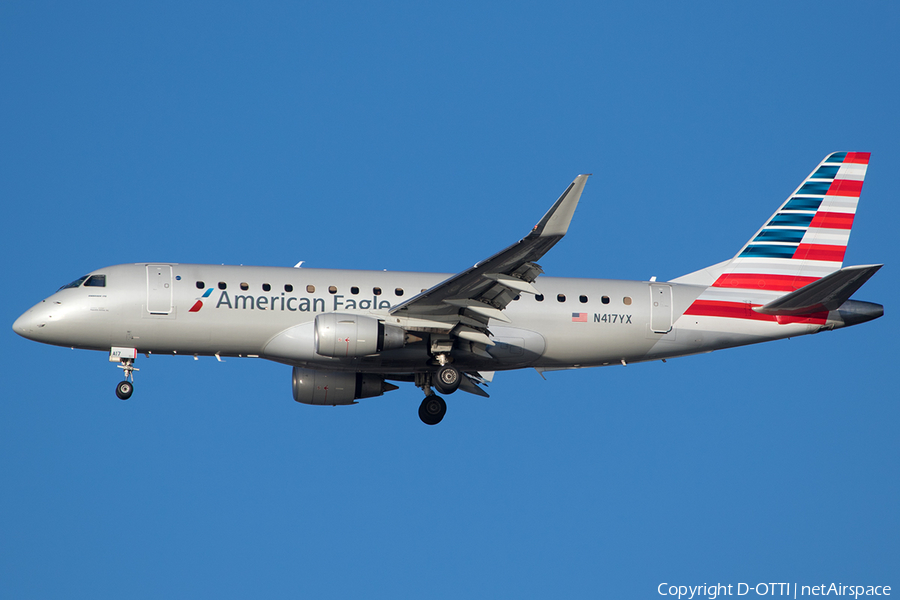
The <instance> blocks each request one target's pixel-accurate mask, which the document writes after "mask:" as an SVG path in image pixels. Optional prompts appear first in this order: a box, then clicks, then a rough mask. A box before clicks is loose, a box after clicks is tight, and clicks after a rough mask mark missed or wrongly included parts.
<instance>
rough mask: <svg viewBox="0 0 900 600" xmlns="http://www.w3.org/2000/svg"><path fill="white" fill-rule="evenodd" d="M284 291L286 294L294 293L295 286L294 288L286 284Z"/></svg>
mask: <svg viewBox="0 0 900 600" xmlns="http://www.w3.org/2000/svg"><path fill="white" fill-rule="evenodd" d="M284 291H286V292H293V291H294V286H292V285H291V284H289V283H286V284H284Z"/></svg>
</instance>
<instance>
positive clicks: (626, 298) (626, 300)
mask: <svg viewBox="0 0 900 600" xmlns="http://www.w3.org/2000/svg"><path fill="white" fill-rule="evenodd" d="M622 302H624V303H625V306H631V297H630V296H625V297H624V298H622Z"/></svg>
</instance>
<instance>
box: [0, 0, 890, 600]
mask: <svg viewBox="0 0 900 600" xmlns="http://www.w3.org/2000/svg"><path fill="white" fill-rule="evenodd" d="M898 17H900V8H898V7H897V6H896V4H893V3H880V2H873V3H866V4H863V5H851V4H847V3H836V2H820V3H815V4H784V3H775V2H762V3H752V4H730V3H726V4H722V3H712V2H709V3H647V4H643V5H639V6H631V5H624V4H616V5H604V4H600V3H558V4H549V3H548V4H542V3H492V4H490V5H488V6H484V5H482V4H481V3H454V4H453V5H452V6H451V5H443V6H428V5H422V4H420V3H407V4H403V3H388V4H377V5H376V4H358V3H343V4H336V3H300V4H294V3H269V2H264V3H253V4H252V5H251V4H250V3H247V4H238V3H158V4H153V5H118V4H112V3H110V4H103V3H80V4H78V5H77V6H75V5H71V4H64V3H43V2H28V3H13V2H8V3H4V4H2V6H0V82H2V85H0V110H2V114H3V115H4V118H3V119H2V120H0V197H2V198H3V202H4V207H5V212H4V215H5V217H4V219H3V220H2V224H3V236H2V242H0V243H2V249H3V255H4V256H5V257H6V259H7V269H8V274H9V275H10V277H9V278H8V281H9V283H10V284H11V285H10V286H8V291H7V293H5V294H3V295H2V299H0V306H2V314H3V315H4V318H5V320H6V322H7V325H8V326H7V328H6V329H5V333H3V334H2V335H3V336H4V337H3V338H2V339H3V342H2V353H3V357H2V360H3V364H4V374H5V377H4V380H5V386H4V390H5V391H4V394H3V401H2V402H0V457H2V458H0V481H2V482H3V485H2V487H0V514H2V515H3V518H2V519H0V596H3V597H10V598H22V597H34V598H39V597H67V598H88V597H89V598H98V597H133V598H157V597H162V596H167V597H198V596H200V597H221V598H229V597H234V598H237V597H249V596H267V597H316V598H346V597H391V598H396V597H435V598H460V597H508V598H529V597H534V598H543V597H590V598H595V597H618V598H624V597H633V598H651V597H659V595H658V594H657V593H656V590H657V586H658V585H659V584H660V583H662V582H668V583H671V584H684V585H688V584H691V585H696V584H703V583H715V582H722V583H726V584H728V583H731V584H737V583H738V582H749V583H751V584H755V583H756V582H761V581H763V582H782V581H786V582H797V583H799V584H801V585H816V584H819V583H830V582H832V581H834V582H843V583H844V584H848V583H855V584H863V585H893V586H895V588H896V586H900V579H898V570H897V565H898V564H900V541H898V540H900V535H898V534H900V516H898V514H900V511H898V510H897V506H898V500H897V499H898V492H900V485H898V477H897V473H898V468H900V442H898V437H897V426H898V419H900V408H898V393H897V389H896V385H895V382H894V378H895V377H894V375H893V373H895V372H896V364H895V363H896V359H897V346H896V343H895V339H894V327H893V323H894V320H895V317H894V316H893V310H894V309H893V306H892V304H891V298H893V297H896V292H897V285H896V283H895V282H896V275H895V273H894V269H895V265H897V264H898V261H897V259H898V252H897V249H896V239H895V235H896V232H895V229H896V224H897V222H898V216H900V211H898V209H897V205H896V202H895V197H896V191H894V190H892V188H891V186H890V185H888V184H889V182H890V178H891V177H892V175H893V174H894V173H895V172H896V169H897V165H898V164H900V152H898V146H897V137H898V133H900V127H898V119H897V110H896V107H897V104H898V91H900V88H898V81H900V78H898V71H897V64H898V59H900V41H898V38H897V35H896V31H897V27H898V25H900V19H898ZM844 150H849V151H866V152H871V153H872V159H871V163H870V166H869V171H868V176H867V179H866V183H865V186H864V188H863V193H862V198H861V203H860V209H859V212H858V214H857V218H856V221H855V227H854V232H853V235H852V236H851V240H850V245H849V248H848V252H847V256H846V259H845V264H869V263H876V262H878V263H881V262H883V263H885V264H886V267H885V268H884V269H882V270H881V272H879V273H878V274H877V275H876V276H875V277H874V278H873V279H872V280H871V281H870V282H869V283H867V284H866V286H865V287H864V288H863V289H862V290H860V292H858V293H857V296H856V297H857V298H859V299H863V300H870V301H876V302H880V303H883V304H885V310H886V315H885V317H884V318H882V319H880V320H878V321H875V322H872V323H868V324H864V325H861V326H859V327H855V328H852V329H848V330H843V331H839V332H832V333H826V334H821V335H816V336H808V337H805V338H798V339H792V340H789V341H781V342H775V343H771V344H767V345H761V346H754V347H748V348H742V349H735V350H729V351H723V352H718V353H713V354H710V355H704V356H698V357H691V358H683V359H677V360H671V361H669V362H668V363H667V364H662V363H658V362H657V363H649V364H640V365H629V366H628V367H624V368H623V367H609V368H604V369H591V370H583V371H577V372H569V373H552V374H548V376H547V379H548V380H547V381H544V380H542V379H541V377H540V376H539V375H538V374H537V373H535V372H534V371H522V372H516V373H507V374H501V375H498V376H497V377H496V379H495V380H494V383H493V384H492V385H491V386H490V392H491V395H492V397H491V398H490V399H482V398H477V397H475V396H469V395H466V394H455V395H454V396H452V397H450V398H448V399H449V410H448V413H447V417H446V418H445V420H444V422H443V423H441V425H440V426H438V427H426V426H424V425H422V424H421V423H420V422H419V420H418V417H417V415H416V408H417V406H418V404H419V402H420V400H421V397H420V392H419V390H417V389H416V388H414V387H412V386H411V385H408V384H407V385H404V386H403V387H402V388H401V390H399V391H396V392H392V393H391V394H388V395H386V396H384V397H382V398H375V399H370V400H365V401H363V402H361V403H360V404H359V405H357V406H353V407H349V408H334V409H332V408H318V407H310V406H301V405H297V404H295V403H294V402H293V401H292V400H291V393H290V383H289V381H290V370H289V369H288V368H287V367H284V366H281V365H276V364H271V363H266V362H263V361H252V360H237V359H233V360H228V361H226V362H224V363H221V364H219V363H217V362H216V361H214V360H211V359H207V360H200V361H193V360H190V359H187V358H174V357H154V358H150V359H143V360H140V361H139V363H140V364H139V365H138V366H139V367H140V368H141V371H140V372H139V373H138V374H137V379H136V382H137V391H136V392H135V396H134V397H133V398H132V400H130V401H128V402H124V403H123V402H120V401H118V400H117V399H116V398H115V397H114V394H113V387H114V385H115V383H116V381H117V380H118V378H119V372H118V370H117V369H115V368H114V366H113V365H111V364H110V363H108V362H107V357H106V356H105V355H103V354H101V353H91V352H82V351H72V350H67V349H61V348H55V347H49V346H41V345H38V344H35V343H33V342H29V341H27V340H24V339H22V338H19V337H18V336H16V335H15V334H14V333H13V332H12V330H11V328H10V327H9V325H11V324H12V322H13V320H14V319H15V318H16V317H17V316H18V315H19V314H20V313H22V312H23V311H25V310H26V309H27V308H29V307H30V306H31V305H32V304H34V303H36V302H37V301H39V300H40V299H41V298H43V297H45V296H47V295H49V294H51V293H52V292H53V291H55V290H56V289H57V288H58V287H59V286H60V285H62V284H64V283H66V282H68V281H71V280H73V279H75V278H76V277H78V276H80V275H82V274H83V273H85V272H87V271H90V270H93V269H96V268H99V267H102V266H106V265H110V264H117V263H126V262H139V261H174V262H198V263H216V264H218V263H226V264H256V265H283V266H291V265H294V264H295V263H296V262H297V261H299V260H305V261H306V263H305V264H306V266H309V267H335V268H367V269H397V270H410V271H440V272H457V271H459V270H462V269H464V268H466V267H467V266H469V265H471V264H473V263H474V262H476V261H478V260H480V259H482V258H485V257H487V256H489V255H491V254H493V253H494V252H496V251H497V250H499V249H501V248H503V247H505V246H506V245H508V244H509V243H511V242H513V241H515V240H517V239H519V238H520V237H521V236H522V235H524V234H525V233H527V231H528V230H529V229H530V228H531V226H532V225H533V224H534V223H535V222H536V221H537V220H538V219H539V218H540V216H541V215H542V214H543V213H544V211H545V210H546V209H547V207H548V206H549V205H550V204H551V203H552V202H553V200H555V198H556V197H557V195H558V194H559V193H560V192H561V191H562V190H563V189H564V188H565V186H566V185H567V184H568V183H569V182H570V181H571V180H572V178H573V177H574V176H575V175H576V174H578V173H582V172H590V173H593V174H594V175H593V177H592V178H591V179H590V181H589V182H588V185H587V187H586V189H585V192H584V195H583V197H582V201H581V204H580V206H579V208H578V211H577V213H576V215H575V219H574V221H573V224H572V227H571V228H570V231H569V235H568V236H567V237H566V239H565V240H564V241H563V242H561V243H560V244H559V245H557V246H556V247H555V248H554V249H553V250H552V252H550V253H549V254H548V255H547V256H546V257H545V258H544V259H543V260H542V261H541V264H542V266H543V267H544V269H545V271H546V272H547V273H548V274H551V275H559V276H587V277H610V278H626V279H647V278H649V277H651V276H657V277H658V278H659V279H661V280H663V279H671V278H673V277H677V276H679V275H682V274H684V273H687V272H690V271H693V270H696V269H698V268H700V267H703V266H706V265H709V264H712V263H715V262H718V261H720V260H724V259H726V258H729V257H730V256H732V255H733V254H734V253H735V252H736V251H737V250H738V249H739V248H740V247H741V245H742V244H743V243H744V242H745V241H746V240H747V239H748V238H749V237H750V236H751V235H753V233H754V232H755V231H756V230H757V229H758V228H759V226H760V225H761V224H762V223H763V221H764V220H765V219H766V218H767V217H768V216H769V215H771V214H772V212H774V210H775V209H776V208H777V207H778V205H779V204H780V203H781V202H782V201H783V200H784V199H785V198H786V197H787V195H788V194H789V193H790V192H791V191H792V190H793V189H794V188H795V187H796V186H797V185H798V184H799V183H800V181H801V180H802V178H803V177H805V176H806V175H807V174H808V173H809V172H810V171H811V170H812V169H813V168H814V167H815V165H816V164H817V163H818V162H819V161H820V160H821V159H822V158H823V157H824V156H825V155H826V154H827V153H829V152H832V151H844ZM891 290H893V292H892V291H891ZM752 595H753V594H752V593H751V594H750V596H752Z"/></svg>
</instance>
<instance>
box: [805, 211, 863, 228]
mask: <svg viewBox="0 0 900 600" xmlns="http://www.w3.org/2000/svg"><path fill="white" fill-rule="evenodd" d="M854 216H855V215H854V214H853V213H836V212H825V211H822V210H820V211H819V212H817V213H816V216H814V217H813V220H812V222H811V223H810V224H809V226H810V227H822V228H823V229H851V228H852V227H853V217H854Z"/></svg>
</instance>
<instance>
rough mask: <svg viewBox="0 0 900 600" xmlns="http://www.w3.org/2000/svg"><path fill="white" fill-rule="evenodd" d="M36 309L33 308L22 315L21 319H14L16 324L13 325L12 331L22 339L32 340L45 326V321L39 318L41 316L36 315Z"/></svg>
mask: <svg viewBox="0 0 900 600" xmlns="http://www.w3.org/2000/svg"><path fill="white" fill-rule="evenodd" d="M36 309H37V307H34V308H32V309H30V310H28V311H26V312H24V313H23V314H22V316H21V317H19V318H18V319H16V322H15V323H13V326H12V328H13V331H15V332H16V333H18V334H19V335H21V336H22V337H24V338H27V339H29V340H33V339H34V338H35V335H37V332H38V331H39V330H40V329H41V328H42V327H44V325H46V323H45V319H42V318H41V315H40V314H38V311H37V310H36Z"/></svg>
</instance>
